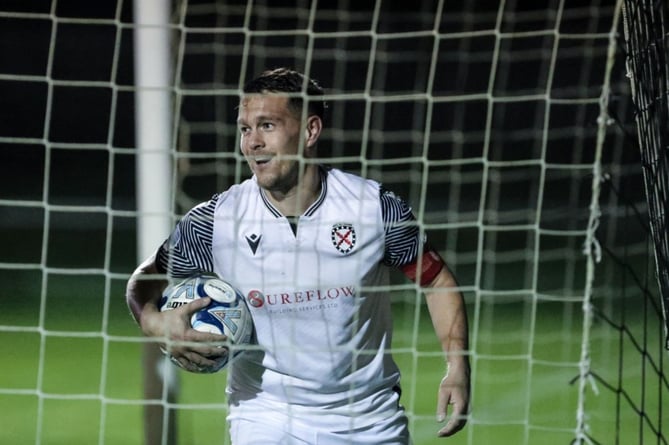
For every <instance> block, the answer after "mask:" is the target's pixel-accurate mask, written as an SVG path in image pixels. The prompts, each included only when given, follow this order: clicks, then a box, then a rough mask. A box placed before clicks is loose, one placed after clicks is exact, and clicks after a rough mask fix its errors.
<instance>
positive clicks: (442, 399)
mask: <svg viewBox="0 0 669 445" xmlns="http://www.w3.org/2000/svg"><path fill="white" fill-rule="evenodd" d="M450 401H451V393H450V391H439V392H438V393H437V422H443V421H444V420H446V414H447V413H446V410H447V407H448V405H449V403H450Z"/></svg>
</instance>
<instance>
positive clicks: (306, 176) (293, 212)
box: [264, 164, 321, 216]
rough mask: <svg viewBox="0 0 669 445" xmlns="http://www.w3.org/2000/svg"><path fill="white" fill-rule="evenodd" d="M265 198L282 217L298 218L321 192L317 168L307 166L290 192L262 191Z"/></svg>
mask: <svg viewBox="0 0 669 445" xmlns="http://www.w3.org/2000/svg"><path fill="white" fill-rule="evenodd" d="M264 192H265V196H266V197H267V198H268V199H269V201H270V202H271V203H272V205H274V207H276V209H277V210H278V211H280V212H281V213H282V214H283V215H284V216H298V215H301V214H303V213H304V212H305V211H306V210H307V209H308V208H309V207H310V206H311V205H312V204H313V203H314V202H316V200H317V199H318V196H319V195H320V192H321V178H320V171H319V166H318V165H316V164H308V165H306V166H305V168H304V171H303V172H302V175H301V176H300V177H299V178H298V180H297V184H296V185H295V186H294V187H293V188H291V189H290V190H288V191H286V192H283V191H277V190H264Z"/></svg>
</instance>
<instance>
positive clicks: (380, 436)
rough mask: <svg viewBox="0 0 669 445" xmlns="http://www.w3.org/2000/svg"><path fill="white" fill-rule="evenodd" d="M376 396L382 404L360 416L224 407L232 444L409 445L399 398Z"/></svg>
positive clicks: (268, 405) (266, 405)
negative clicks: (227, 410)
mask: <svg viewBox="0 0 669 445" xmlns="http://www.w3.org/2000/svg"><path fill="white" fill-rule="evenodd" d="M378 397H381V398H382V399H385V400H383V403H382V404H381V406H380V407H379V406H377V408H380V409H377V410H376V411H375V412H373V413H366V414H362V415H350V412H349V413H348V414H347V413H346V412H345V411H343V412H340V413H337V412H333V411H331V410H327V411H324V410H317V409H313V408H311V409H309V408H307V407H295V406H291V405H287V404H282V403H278V402H274V401H271V402H268V401H262V402H261V401H259V400H258V399H251V400H245V401H243V402H241V403H239V404H238V405H234V406H230V414H229V416H228V422H229V430H230V438H231V440H232V445H354V444H355V445H366V444H370V445H372V444H374V445H381V444H383V445H410V444H411V440H410V438H409V429H408V421H407V417H406V414H405V412H404V408H402V407H401V406H400V405H399V394H397V393H396V392H395V391H392V390H389V391H388V392H387V393H386V394H383V395H378ZM378 397H377V398H376V400H375V402H376V403H378V401H379V398H378Z"/></svg>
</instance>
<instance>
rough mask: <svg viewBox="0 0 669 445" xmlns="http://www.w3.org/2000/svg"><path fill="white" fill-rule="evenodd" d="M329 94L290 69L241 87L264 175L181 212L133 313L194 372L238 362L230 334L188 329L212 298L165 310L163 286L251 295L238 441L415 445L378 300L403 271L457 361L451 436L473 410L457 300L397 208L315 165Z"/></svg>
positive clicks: (235, 426)
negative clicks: (195, 284)
mask: <svg viewBox="0 0 669 445" xmlns="http://www.w3.org/2000/svg"><path fill="white" fill-rule="evenodd" d="M322 95H323V90H322V89H321V87H320V86H319V85H318V84H317V83H316V82H315V81H313V80H310V79H307V78H306V77H305V76H303V75H302V74H301V73H298V72H296V71H293V70H289V69H285V68H280V69H276V70H272V71H267V72H265V73H263V74H262V75H260V76H259V77H257V78H256V79H253V80H251V81H250V82H249V83H247V84H246V85H245V87H244V91H243V95H242V97H241V100H240V104H239V112H238V119H237V125H238V128H239V131H240V140H241V151H242V153H243V155H244V157H245V158H246V160H247V162H248V165H249V167H250V168H251V171H252V173H253V176H252V177H251V178H250V179H247V180H245V181H243V182H242V183H240V184H237V185H234V186H232V187H230V188H229V189H228V190H226V191H224V192H222V193H220V194H217V195H214V197H213V198H212V199H211V200H209V201H207V202H204V203H202V204H200V205H198V206H196V207H194V208H193V209H191V210H190V211H189V212H188V213H187V214H186V215H185V216H184V218H183V219H182V220H181V221H180V222H179V223H178V224H177V226H176V228H175V229H174V231H173V233H172V234H171V236H170V237H169V238H168V239H167V240H166V241H165V243H164V244H163V245H162V246H160V247H159V248H158V250H157V252H156V253H155V255H153V256H152V257H150V258H148V259H147V260H146V261H145V262H143V263H142V264H141V265H140V266H139V267H138V268H137V270H136V271H135V273H134V274H133V276H132V277H131V279H130V280H129V282H128V287H127V301H128V305H129V307H130V309H131V311H132V313H133V315H134V317H135V319H136V320H137V321H138V323H139V325H140V327H141V329H142V331H143V332H144V333H145V334H146V335H148V336H151V337H160V338H163V339H165V340H166V342H167V343H169V354H170V355H171V357H172V359H173V360H175V361H177V362H179V364H181V366H183V367H184V368H186V369H189V370H192V371H198V369H200V367H203V366H209V365H212V364H213V362H214V361H215V360H216V358H217V357H220V355H221V354H225V353H227V351H226V350H225V349H222V348H220V347H217V345H216V343H217V342H218V344H219V345H220V342H221V341H223V340H224V339H225V338H224V337H223V338H222V337H220V336H216V335H213V334H207V333H201V332H197V331H195V330H193V329H191V327H190V324H189V322H188V320H189V317H190V314H192V313H193V312H195V311H197V310H199V309H201V308H203V307H204V306H206V305H207V303H208V299H201V300H195V301H194V302H192V303H190V304H188V305H186V306H183V307H180V308H178V309H175V310H172V311H167V312H163V313H161V312H160V311H159V310H158V307H157V302H158V300H159V298H160V295H161V292H162V290H163V289H164V288H165V286H166V280H164V279H163V278H161V276H162V277H164V276H165V275H167V276H170V277H174V278H185V277H188V276H190V275H192V274H194V273H196V272H199V271H208V272H215V273H216V274H218V275H219V276H221V277H222V278H224V279H226V280H229V281H230V282H231V283H233V284H234V285H235V286H236V287H237V288H238V289H240V290H241V292H242V293H243V294H244V295H245V296H246V298H247V302H248V306H249V308H250V311H251V314H252V317H253V322H254V324H255V330H256V337H257V347H254V348H252V350H249V351H246V352H244V353H243V354H241V355H239V356H237V357H236V358H235V359H234V360H232V361H231V363H230V365H229V376H228V386H227V392H228V401H229V405H230V409H229V416H228V421H229V423H230V434H231V437H232V442H233V444H243V445H249V444H259V445H260V444H262V445H268V444H310V445H315V444H326V445H338V444H342V445H343V444H397V445H405V444H408V443H410V442H411V441H410V437H409V432H408V429H407V418H406V415H405V412H404V410H403V408H402V407H401V405H400V403H399V398H400V390H399V388H400V373H399V370H398V368H397V366H396V364H395V362H394V361H393V359H392V357H391V356H390V354H389V352H388V349H389V348H390V346H391V332H392V323H391V311H390V310H391V307H390V299H389V296H388V295H387V294H386V293H385V292H383V291H381V290H380V289H383V287H384V285H386V284H387V283H388V274H389V272H390V271H392V270H400V271H402V272H403V273H404V274H406V275H407V276H408V277H409V278H410V279H412V280H415V281H417V282H418V283H420V285H421V286H424V287H425V288H426V300H427V304H428V309H429V312H430V315H431V317H432V321H433V325H434V329H435V332H436V334H437V337H438V339H439V341H440V342H441V346H442V348H443V350H444V352H445V355H446V359H447V362H448V367H447V373H446V376H445V377H444V378H443V380H442V381H441V383H440V385H439V388H438V396H437V401H438V406H437V417H438V419H439V420H444V419H445V417H446V415H447V408H448V406H451V413H450V414H451V418H450V420H449V422H448V423H447V424H446V425H445V426H444V427H443V428H442V429H441V430H440V431H439V433H438V434H439V435H440V436H449V435H451V434H454V433H455V432H457V431H459V430H460V429H461V428H462V427H463V426H464V424H465V421H466V417H465V416H466V414H467V408H468V403H469V384H470V383H469V362H468V358H467V356H466V351H467V348H468V344H467V341H468V340H467V339H468V335H467V317H466V313H465V306H464V302H463V298H462V295H461V293H460V292H459V291H458V290H457V284H456V281H455V279H454V277H453V276H452V274H451V273H450V272H449V269H448V268H447V267H446V265H445V264H444V263H443V261H442V259H441V257H440V256H439V255H438V254H437V253H436V252H435V251H434V250H432V249H430V247H429V245H428V244H426V243H425V240H424V239H423V237H422V236H421V235H420V233H419V229H418V227H417V224H416V221H415V218H414V216H413V214H412V211H411V209H410V207H409V206H408V205H407V204H406V203H405V202H404V201H403V200H402V199H400V198H399V197H397V196H396V195H394V194H393V193H392V192H390V191H388V190H386V189H384V188H383V187H382V186H381V185H380V184H379V183H377V182H375V181H372V180H367V179H363V178H361V177H359V176H355V175H352V174H349V173H345V172H343V171H341V170H338V169H332V168H327V167H325V166H322V165H320V164H318V163H317V162H315V161H314V160H313V158H314V157H316V145H317V142H318V138H319V136H320V134H321V130H322V127H323V112H324V102H323V100H322V97H320V96H322ZM305 97H306V98H307V99H308V100H306V101H305V100H304V99H305ZM168 340H169V341H168ZM174 342H177V343H174ZM183 342H185V343H183ZM421 387H423V386H422V385H421Z"/></svg>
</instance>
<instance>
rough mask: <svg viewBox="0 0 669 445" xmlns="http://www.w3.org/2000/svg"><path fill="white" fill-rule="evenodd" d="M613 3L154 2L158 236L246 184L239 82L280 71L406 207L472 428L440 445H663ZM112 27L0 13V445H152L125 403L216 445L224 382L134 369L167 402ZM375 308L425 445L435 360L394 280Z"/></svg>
mask: <svg viewBox="0 0 669 445" xmlns="http://www.w3.org/2000/svg"><path fill="white" fill-rule="evenodd" d="M28 3H29V4H28ZM622 3H623V2H622V0H620V1H615V0H578V1H575V0H569V1H565V0H545V1H537V2H521V1H517V0H510V1H482V0H468V1H444V0H437V1H428V0H418V1H413V2H404V1H389V0H375V1H372V0H370V1H346V0H339V1H332V0H330V1H323V0H318V1H317V0H311V1H308V0H281V1H273V0H272V1H270V0H235V1H226V2H217V1H213V0H197V1H196V0H191V1H186V0H182V1H175V2H172V4H171V16H170V17H171V19H170V22H169V26H168V28H169V30H170V34H171V45H170V47H171V61H172V65H171V69H172V71H173V76H172V77H173V78H172V79H171V82H172V83H171V85H170V88H169V89H168V92H169V94H170V99H171V103H172V104H173V106H172V108H173V111H174V119H173V122H174V124H173V127H172V128H171V129H170V132H171V135H172V136H173V137H172V140H171V143H170V147H167V148H168V149H169V156H170V157H171V160H172V163H171V164H172V167H173V170H172V175H173V176H172V180H171V181H170V183H171V189H170V190H169V193H170V195H171V203H172V208H171V209H170V210H169V212H168V213H167V214H166V215H164V216H166V217H168V218H169V219H170V220H171V222H172V223H173V222H175V221H177V220H178V219H179V217H180V216H181V215H183V213H184V212H185V211H187V210H188V209H189V208H190V207H191V206H193V205H194V204H197V203H199V202H201V201H204V200H206V199H208V198H209V197H210V196H211V195H212V194H213V193H215V192H218V191H222V190H225V189H226V188H227V187H229V186H230V185H232V184H234V183H236V182H239V181H240V180H243V179H244V178H246V177H248V176H249V171H248V168H247V167H246V164H245V161H244V160H243V158H242V157H241V155H240V153H239V151H238V149H237V147H238V136H237V129H236V125H235V120H236V115H237V110H236V106H237V104H238V101H239V89H240V86H241V85H242V84H243V83H244V82H245V81H246V80H247V79H249V78H251V77H253V76H255V75H257V74H258V73H259V72H261V71H263V70H264V69H266V68H274V67H278V66H289V67H292V68H295V69H298V70H301V71H304V72H305V73H306V74H308V75H309V76H311V77H313V78H315V79H318V80H319V81H320V83H321V84H322V85H323V86H324V87H325V88H326V93H327V101H328V103H329V116H328V119H327V122H326V131H325V133H324V134H323V135H322V137H321V140H320V142H319V149H320V152H321V155H322V157H323V158H322V161H323V162H324V163H327V164H329V165H332V166H335V167H340V168H343V169H345V170H347V171H351V172H354V173H358V174H361V175H363V176H365V177H369V178H373V179H377V180H379V181H381V182H383V183H384V184H385V185H386V186H387V188H389V189H391V190H393V191H395V192H396V193H398V194H399V195H401V196H402V197H403V198H405V199H406V200H407V201H408V202H410V203H411V205H412V207H413V209H414V211H415V213H416V216H417V218H418V220H419V223H420V226H421V228H422V229H423V230H425V232H426V233H427V235H428V237H429V238H430V240H431V244H432V245H434V246H435V247H436V248H437V249H438V250H439V251H440V253H441V254H442V256H443V257H444V258H445V260H446V261H447V263H448V264H449V266H450V267H451V269H452V270H453V272H454V273H455V275H456V276H457V277H458V280H459V283H460V285H461V289H462V291H463V293H464V295H465V299H466V302H467V307H468V313H469V321H470V343H471V344H470V351H469V353H470V357H471V363H472V407H471V414H470V416H469V419H468V423H467V426H466V427H465V429H464V430H462V431H461V432H460V433H458V434H457V435H456V436H455V437H453V438H451V439H448V441H449V443H454V444H479V443H513V444H537V443H541V444H553V443H555V444H558V443H560V444H563V443H572V442H573V443H592V444H598V443H601V444H610V443H619V444H627V443H658V444H666V443H667V442H668V439H667V436H668V434H667V432H666V431H665V429H663V428H666V427H663V425H662V420H663V419H665V420H666V417H667V412H666V410H665V411H663V402H664V403H665V404H666V400H667V399H668V398H669V385H668V383H667V376H666V374H665V373H666V371H665V369H666V351H665V350H664V349H663V348H664V342H665V338H664V332H663V323H664V321H663V310H662V300H661V297H660V295H661V292H660V286H658V282H659V281H658V280H657V279H656V277H657V273H656V272H657V271H658V270H659V271H660V273H661V272H662V267H661V266H659V267H657V268H656V263H655V261H656V258H658V254H657V251H656V250H655V249H654V241H653V238H652V236H651V234H653V233H658V230H659V229H658V227H660V226H655V225H653V224H654V221H655V220H652V221H649V217H648V215H649V210H650V207H652V206H653V205H654V204H652V202H651V204H648V201H646V193H644V190H648V188H645V187H644V174H646V180H647V179H648V177H649V176H651V175H648V174H647V171H648V169H647V168H646V169H642V164H643V165H646V162H647V161H646V160H644V159H642V157H641V151H640V150H639V142H638V141H639V140H640V139H639V138H638V137H637V126H638V121H636V122H635V113H636V112H637V111H638V110H639V109H645V108H643V107H641V108H640V107H639V102H638V101H639V99H638V98H637V96H636V93H638V92H639V91H641V90H644V91H645V89H644V88H641V87H640V86H637V87H636V88H635V89H631V86H630V79H629V78H628V77H627V67H626V61H627V56H628V55H629V54H628V52H629V51H630V50H629V49H628V47H627V46H626V44H625V41H624V39H623V18H622ZM626 3H629V5H628V11H632V5H633V4H634V2H631V1H629V2H626ZM626 17H629V23H630V25H629V26H630V29H631V22H632V18H631V17H632V15H627V16H626ZM635 17H636V16H635ZM635 23H636V22H635ZM135 27H136V25H135V22H134V18H133V8H132V2H130V1H122V0H117V1H108V2H73V1H65V0H51V1H46V0H45V1H40V2H3V4H2V5H0V42H2V43H0V46H2V49H3V50H2V56H0V57H1V60H2V63H0V94H1V97H2V98H3V105H4V106H3V110H4V111H3V112H2V119H0V224H1V225H2V230H0V240H1V241H2V246H3V248H2V249H0V277H2V279H3V281H2V283H3V286H2V288H3V290H2V295H1V297H2V298H0V353H2V356H3V357H5V360H4V361H3V371H2V372H0V412H2V413H3V416H4V417H3V422H6V423H7V425H13V426H14V428H3V429H2V430H1V431H0V443H36V444H50V443H61V442H62V443H100V444H113V443H124V444H139V443H143V437H144V433H143V431H144V429H145V428H153V429H160V431H162V432H167V431H170V428H169V427H168V425H167V424H166V423H165V422H164V421H167V420H168V419H171V417H170V416H168V415H167V414H164V415H163V417H161V418H158V420H154V421H153V422H155V423H153V424H151V425H146V424H145V422H144V420H143V412H144V409H145V408H146V407H149V406H158V407H163V408H168V409H169V411H170V412H171V413H173V414H174V415H175V416H174V422H176V424H175V426H176V429H175V433H174V434H175V437H167V435H166V434H165V435H163V439H162V443H166V444H167V443H173V442H172V441H173V440H175V439H176V442H178V443H189V444H204V443H207V444H209V443H222V444H225V443H229V439H228V438H227V431H226V424H225V422H224V418H225V415H226V412H227V407H226V400H225V393H224V387H225V373H224V372H222V373H220V374H217V375H213V376H212V375H208V376H201V375H194V374H187V373H184V372H181V371H177V370H175V369H173V368H165V367H163V366H162V365H160V364H158V365H156V366H158V368H159V369H161V370H163V371H166V370H167V369H169V370H170V372H163V373H162V374H161V375H160V376H158V377H160V378H167V379H169V382H168V384H167V385H165V387H164V389H161V390H160V392H159V394H157V395H152V396H147V395H146V393H145V390H144V384H143V377H142V375H143V371H142V354H143V345H144V344H145V342H146V339H145V338H143V337H142V336H141V334H140V332H139V330H138V329H137V327H136V326H135V325H134V323H133V322H132V320H131V317H130V316H129V314H128V311H127V308H126V306H125V300H124V297H123V295H124V288H125V283H126V281H127V279H128V277H129V275H130V273H131V271H132V270H133V269H134V267H135V266H136V264H137V258H136V256H135V252H136V245H137V231H136V223H137V220H138V219H139V218H141V217H143V216H146V215H147V214H148V213H150V212H148V211H147V210H145V209H142V208H137V206H136V204H137V202H136V194H135V186H136V181H135V176H134V175H135V171H136V167H135V163H136V160H137V157H138V156H137V150H136V146H137V143H136V140H137V138H138V134H137V133H136V131H135V126H134V125H135V121H134V112H135V108H136V107H137V104H136V102H135V97H136V96H135V93H136V84H135V79H134V77H133V72H134V71H133V52H134V49H133V48H134V47H133V32H134V31H135ZM635 51H636V50H635ZM649 69H651V70H655V69H657V68H649ZM635 72H636V71H635ZM653 73H654V71H653ZM652 77H653V76H652V75H650V78H652ZM664 79H665V82H666V71H665V78H664ZM644 85H645V84H644ZM665 88H666V83H665ZM632 90H634V91H632ZM663 91H665V96H664V97H665V102H664V105H665V113H666V89H665V90H663ZM633 98H634V99H635V100H634V101H633ZM635 102H636V103H635ZM661 116H662V115H661V114H659V115H657V116H656V117H652V118H651V120H652V119H655V123H656V124H658V126H659V127H660V128H664V130H665V132H666V128H665V127H666V125H665V126H664V127H662V122H665V123H666V119H665V120H664V121H663V120H661ZM665 116H666V114H665ZM139 131H141V129H139ZM663 144H664V145H666V141H665V142H664V143H663ZM641 145H642V146H643V145H644V144H643V143H642V144H641ZM659 148H662V145H659ZM664 148H665V149H666V147H664ZM664 159H665V160H666V157H665V158H664ZM664 162H666V161H664ZM652 177H654V176H652ZM665 179H666V178H665ZM647 182H648V181H646V183H647ZM665 185H666V184H665ZM665 190H666V189H665ZM664 196H665V206H666V194H665V195H664ZM650 214H651V215H653V213H652V212H650ZM651 227H652V228H653V229H652V230H651ZM665 237H666V234H665ZM664 241H665V242H666V239H665V240H664ZM665 261H666V258H665ZM658 264H662V263H658ZM665 296H666V293H665ZM392 298H393V315H394V325H395V332H394V343H393V345H392V350H393V354H394V357H395V359H396V361H397V362H398V364H399V365H400V368H401V370H402V382H403V394H402V404H403V405H404V406H405V408H406V409H407V413H408V416H409V419H410V429H411V433H412V435H413V439H414V442H415V443H417V444H431V443H441V442H443V439H437V438H436V437H435V436H436V431H437V430H438V425H437V423H436V422H435V420H434V419H435V409H436V392H437V386H438V384H439V381H440V379H441V378H442V377H443V373H444V363H443V356H442V353H441V351H440V347H439V345H438V343H437V341H436V338H435V336H434V333H433V331H432V327H431V322H430V319H429V316H428V314H427V309H426V307H425V304H424V300H423V297H422V295H421V293H420V292H419V291H418V290H417V289H416V288H415V287H414V286H413V285H410V284H408V283H406V282H404V281H402V280H399V279H398V280H397V281H395V282H394V283H393V288H392ZM158 377H157V378H158ZM168 389H169V391H168ZM172 389H173V390H174V392H175V393H176V394H175V395H174V396H172V395H170V394H168V393H170V392H171V391H172ZM164 412H165V413H167V410H166V411H164ZM71 419H77V420H76V422H73V421H72V420H71ZM665 423H666V422H665ZM612 426H614V427H612ZM159 443H160V442H159Z"/></svg>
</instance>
